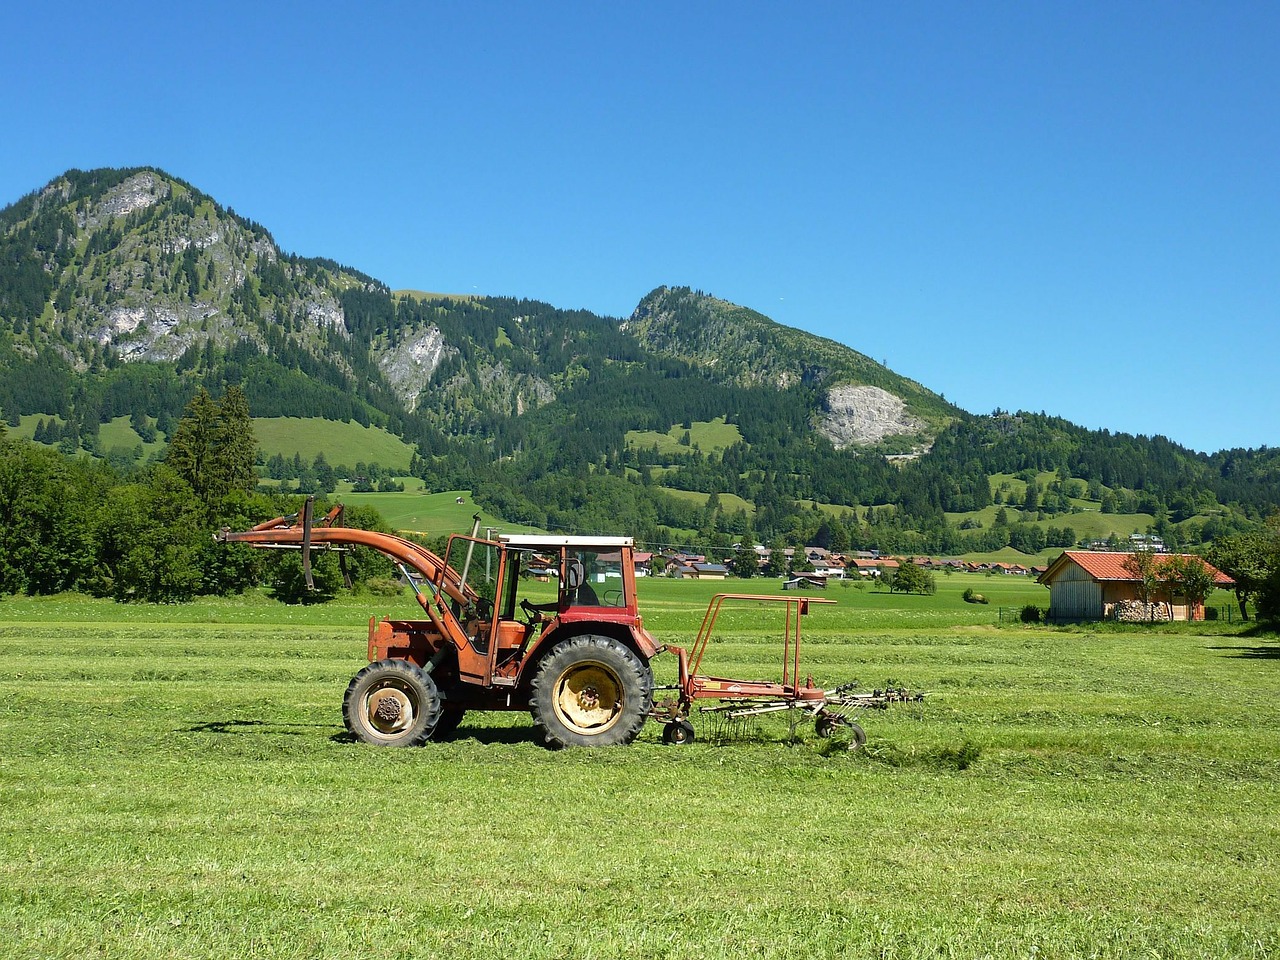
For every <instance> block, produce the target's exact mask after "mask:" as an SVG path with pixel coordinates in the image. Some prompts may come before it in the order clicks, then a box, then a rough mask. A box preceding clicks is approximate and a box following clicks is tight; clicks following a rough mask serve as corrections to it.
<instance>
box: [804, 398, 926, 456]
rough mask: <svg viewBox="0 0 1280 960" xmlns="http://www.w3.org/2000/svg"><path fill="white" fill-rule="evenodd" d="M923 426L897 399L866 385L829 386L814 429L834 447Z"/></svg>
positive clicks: (911, 430) (899, 434) (874, 440)
mask: <svg viewBox="0 0 1280 960" xmlns="http://www.w3.org/2000/svg"><path fill="white" fill-rule="evenodd" d="M924 426H925V424H924V422H923V421H921V420H919V419H917V418H916V417H913V416H912V415H911V414H909V413H908V412H907V407H906V404H904V403H903V402H902V400H901V399H899V398H898V397H895V396H894V395H893V394H892V393H889V392H888V391H887V390H882V389H881V388H880V387H869V386H848V385H846V386H839V387H832V388H831V389H830V390H828V391H827V399H826V409H825V410H824V411H823V413H822V414H821V416H820V417H819V419H818V431H819V432H820V433H821V434H822V435H823V436H824V437H826V438H827V439H828V440H830V441H831V442H832V443H833V444H834V445H835V446H836V449H844V448H845V447H851V446H857V445H864V444H871V443H879V442H880V441H881V440H884V439H885V438H886V437H897V436H903V435H904V434H912V433H917V432H919V431H920V430H921V429H923V428H924Z"/></svg>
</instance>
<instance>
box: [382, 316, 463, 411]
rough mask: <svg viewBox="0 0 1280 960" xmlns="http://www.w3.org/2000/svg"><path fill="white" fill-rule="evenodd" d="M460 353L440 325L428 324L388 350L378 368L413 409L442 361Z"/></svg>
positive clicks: (402, 401) (402, 400) (398, 394)
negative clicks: (429, 325) (450, 344)
mask: <svg viewBox="0 0 1280 960" xmlns="http://www.w3.org/2000/svg"><path fill="white" fill-rule="evenodd" d="M457 352H458V351H457V350H455V349H454V348H453V347H451V346H449V345H448V344H447V343H445V340H444V334H442V333H441V332H440V330H439V329H438V328H436V327H428V328H427V329H426V330H423V331H422V332H420V333H418V334H416V335H414V336H411V337H409V338H407V339H405V340H402V341H401V342H400V343H398V344H396V345H395V346H394V347H391V348H390V349H388V350H386V351H385V352H384V353H383V354H382V355H381V356H380V357H379V358H378V367H379V369H381V370H382V375H383V376H384V377H386V378H387V382H388V383H390V384H391V388H392V389H393V390H394V391H395V392H396V396H397V397H399V398H400V402H401V403H403V404H404V405H405V409H406V410H408V411H410V412H412V411H413V410H415V409H416V408H417V406H418V395H419V394H421V393H422V391H423V389H425V388H426V386H427V384H428V383H429V382H430V381H431V377H432V376H433V375H434V374H435V372H436V370H437V369H438V368H439V366H440V362H441V361H442V360H443V359H445V358H446V357H450V356H456V355H457Z"/></svg>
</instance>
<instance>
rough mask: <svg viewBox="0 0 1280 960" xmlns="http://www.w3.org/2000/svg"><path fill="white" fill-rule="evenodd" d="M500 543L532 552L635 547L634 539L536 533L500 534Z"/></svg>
mask: <svg viewBox="0 0 1280 960" xmlns="http://www.w3.org/2000/svg"><path fill="white" fill-rule="evenodd" d="M498 542H499V543H503V544H506V545H507V546H509V547H521V548H526V549H532V550H548V549H556V550H558V549H560V548H561V547H583V548H589V547H605V548H607V549H609V550H617V549H618V548H619V547H633V546H635V542H636V541H635V538H634V537H583V536H554V535H542V534H536V533H500V534H498Z"/></svg>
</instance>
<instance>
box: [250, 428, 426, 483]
mask: <svg viewBox="0 0 1280 960" xmlns="http://www.w3.org/2000/svg"><path fill="white" fill-rule="evenodd" d="M253 432H254V434H255V436H256V437H257V439H258V447H259V449H261V450H262V451H263V453H265V454H266V455H267V456H268V457H270V456H273V455H275V454H277V453H278V454H281V455H282V456H284V457H285V458H286V459H290V458H292V457H293V455H294V454H295V453H296V454H299V455H300V456H302V457H304V458H305V459H307V460H314V459H315V458H316V454H318V453H323V454H324V455H325V459H326V460H328V461H329V463H330V465H331V466H337V465H338V464H341V463H345V464H346V465H347V466H349V467H354V466H355V465H356V463H357V462H361V463H377V464H379V465H381V466H383V467H387V468H389V469H393V470H403V471H405V472H406V473H407V472H408V470H409V460H410V458H412V456H413V447H411V446H410V445H409V444H407V443H405V442H404V441H403V440H401V439H400V438H399V437H396V436H393V435H392V434H390V433H387V431H385V430H383V429H381V428H379V427H362V426H361V425H360V424H358V423H350V422H348V423H339V422H337V421H334V420H321V419H319V418H318V417H310V418H301V417H254V420H253Z"/></svg>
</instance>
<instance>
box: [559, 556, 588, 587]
mask: <svg viewBox="0 0 1280 960" xmlns="http://www.w3.org/2000/svg"><path fill="white" fill-rule="evenodd" d="M586 578H587V571H586V568H585V567H583V565H582V561H581V560H578V559H577V558H574V559H573V560H570V561H569V567H568V569H567V570H565V576H564V582H565V586H566V587H568V588H569V589H570V590H577V589H578V588H579V587H580V586H582V581H583V580H585V579H586Z"/></svg>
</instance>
